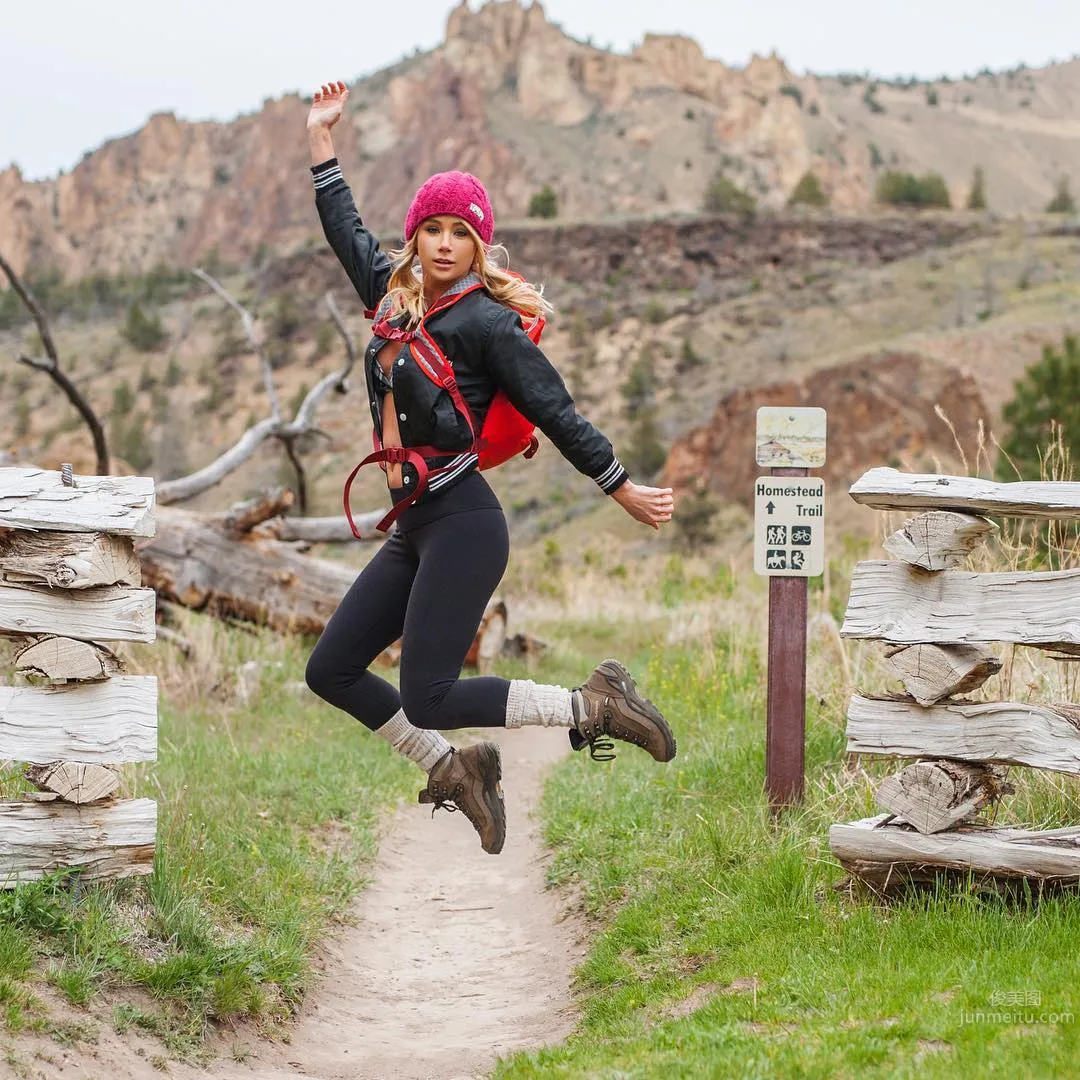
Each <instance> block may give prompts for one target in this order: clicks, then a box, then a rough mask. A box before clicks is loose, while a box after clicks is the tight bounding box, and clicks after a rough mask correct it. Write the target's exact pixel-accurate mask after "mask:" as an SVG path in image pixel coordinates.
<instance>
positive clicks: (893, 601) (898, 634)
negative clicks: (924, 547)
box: [840, 561, 1080, 655]
mask: <svg viewBox="0 0 1080 1080" xmlns="http://www.w3.org/2000/svg"><path fill="white" fill-rule="evenodd" d="M1078 593H1080V570H1056V571H1052V572H1049V573H1026V572H1016V573H994V574H974V573H969V572H967V571H964V570H941V571H938V572H936V573H930V572H928V571H925V570H918V569H916V568H914V567H910V566H907V565H906V564H904V563H899V562H888V561H870V562H860V563H857V564H856V566H855V569H854V571H853V572H852V575H851V594H850V596H849V597H848V606H847V612H846V614H845V616H844V625H843V626H842V627H841V628H840V634H841V636H842V637H852V638H879V639H884V640H885V641H889V642H894V643H896V644H900V645H917V644H920V643H922V642H936V643H937V644H939V645H970V644H980V643H982V642H985V641H1011V642H1015V643H1016V644H1018V645H1030V646H1033V647H1035V648H1041V649H1052V650H1054V651H1056V652H1061V653H1069V654H1072V655H1078V654H1080V618H1077V605H1076V598H1077V595H1078Z"/></svg>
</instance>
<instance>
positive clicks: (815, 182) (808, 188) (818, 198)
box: [788, 172, 829, 206]
mask: <svg viewBox="0 0 1080 1080" xmlns="http://www.w3.org/2000/svg"><path fill="white" fill-rule="evenodd" d="M799 203H802V204H803V205H804V206H828V205H829V196H828V195H826V194H825V189H824V188H823V187H822V186H821V181H820V180H819V179H818V178H817V176H816V174H814V173H812V172H808V173H804V174H803V177H802V179H801V180H800V181H799V182H798V183H797V184H796V185H795V190H794V191H793V192H792V193H791V198H789V199H788V206H797V205H799Z"/></svg>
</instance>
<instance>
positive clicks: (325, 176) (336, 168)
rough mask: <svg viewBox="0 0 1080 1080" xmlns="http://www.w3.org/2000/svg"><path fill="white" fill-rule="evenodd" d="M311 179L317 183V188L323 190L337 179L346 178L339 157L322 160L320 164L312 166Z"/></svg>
mask: <svg viewBox="0 0 1080 1080" xmlns="http://www.w3.org/2000/svg"><path fill="white" fill-rule="evenodd" d="M311 179H312V180H313V181H314V183H315V190H316V191H321V190H322V189H323V188H325V187H329V186H330V185H331V184H332V183H333V182H334V181H335V180H344V179H345V174H344V173H342V171H341V166H340V165H339V164H338V159H337V158H336V157H332V158H330V159H329V160H327V161H322V162H320V163H319V164H318V165H312V166H311Z"/></svg>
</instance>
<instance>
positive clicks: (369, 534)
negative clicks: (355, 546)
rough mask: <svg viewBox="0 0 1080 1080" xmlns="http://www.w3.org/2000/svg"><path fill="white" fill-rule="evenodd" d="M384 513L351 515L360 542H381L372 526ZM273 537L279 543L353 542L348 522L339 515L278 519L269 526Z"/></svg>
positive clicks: (380, 511) (381, 534) (373, 512)
mask: <svg viewBox="0 0 1080 1080" xmlns="http://www.w3.org/2000/svg"><path fill="white" fill-rule="evenodd" d="M383 514H384V511H382V510H371V511H369V512H368V513H365V514H354V515H353V521H355V522H356V528H357V531H358V532H359V533H360V536H361V539H363V540H382V539H384V534H383V533H381V532H379V531H378V530H377V529H376V528H375V526H376V525H377V524H378V523H379V521H381V520H382V517H383ZM270 527H271V528H272V529H273V532H274V535H275V536H276V537H277V538H278V539H279V540H306V541H308V542H309V543H324V544H340V543H350V542H352V541H354V540H355V539H356V537H355V536H353V534H352V530H351V529H350V528H349V522H348V520H347V519H346V518H345V515H344V514H342V515H340V516H339V517H310V518H301V517H287V518H278V519H277V520H275V521H273V522H271V523H270Z"/></svg>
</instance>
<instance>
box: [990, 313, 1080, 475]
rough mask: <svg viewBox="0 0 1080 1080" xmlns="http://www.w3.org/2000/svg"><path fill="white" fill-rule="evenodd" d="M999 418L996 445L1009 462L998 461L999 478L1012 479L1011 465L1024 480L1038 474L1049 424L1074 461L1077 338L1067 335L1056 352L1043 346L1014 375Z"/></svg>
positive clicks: (1078, 431) (1079, 366)
mask: <svg viewBox="0 0 1080 1080" xmlns="http://www.w3.org/2000/svg"><path fill="white" fill-rule="evenodd" d="M1002 418H1003V419H1004V420H1005V423H1006V424H1007V425H1008V430H1007V434H1006V436H1005V439H1004V440H1003V441H1002V444H1001V445H1002V449H1003V450H1004V451H1005V453H1006V454H1007V455H1008V457H1009V458H1010V459H1011V460H1012V463H1013V464H1012V465H1010V464H1009V462H1008V461H1007V460H1002V461H1000V462H999V465H998V473H999V475H1000V476H1001V478H1002V479H1015V473H1014V470H1013V466H1015V468H1016V470H1018V471H1019V472H1020V475H1021V476H1022V477H1023V478H1024V479H1025V480H1038V479H1039V478H1040V460H1041V458H1040V453H1041V454H1042V455H1043V456H1045V453H1046V450H1047V447H1048V446H1049V445H1050V443H1051V442H1052V441H1053V439H1054V437H1055V434H1054V430H1053V429H1054V425H1055V424H1057V425H1058V427H1059V428H1060V429H1061V438H1062V442H1063V443H1064V446H1065V448H1066V449H1067V450H1068V452H1069V456H1070V458H1071V459H1072V460H1073V461H1078V460H1080V338H1077V337H1075V336H1074V335H1071V334H1067V335H1066V337H1065V342H1064V347H1063V348H1062V349H1061V350H1060V351H1059V350H1058V349H1055V348H1054V346H1053V345H1046V346H1044V347H1043V351H1042V359H1041V360H1039V361H1038V362H1037V363H1034V364H1030V365H1029V366H1028V368H1027V369H1026V370H1025V372H1024V374H1023V375H1022V376H1021V377H1020V378H1019V379H1017V381H1016V384H1015V387H1014V389H1013V398H1012V400H1011V401H1010V402H1008V404H1006V406H1005V408H1004V409H1003V410H1002Z"/></svg>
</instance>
